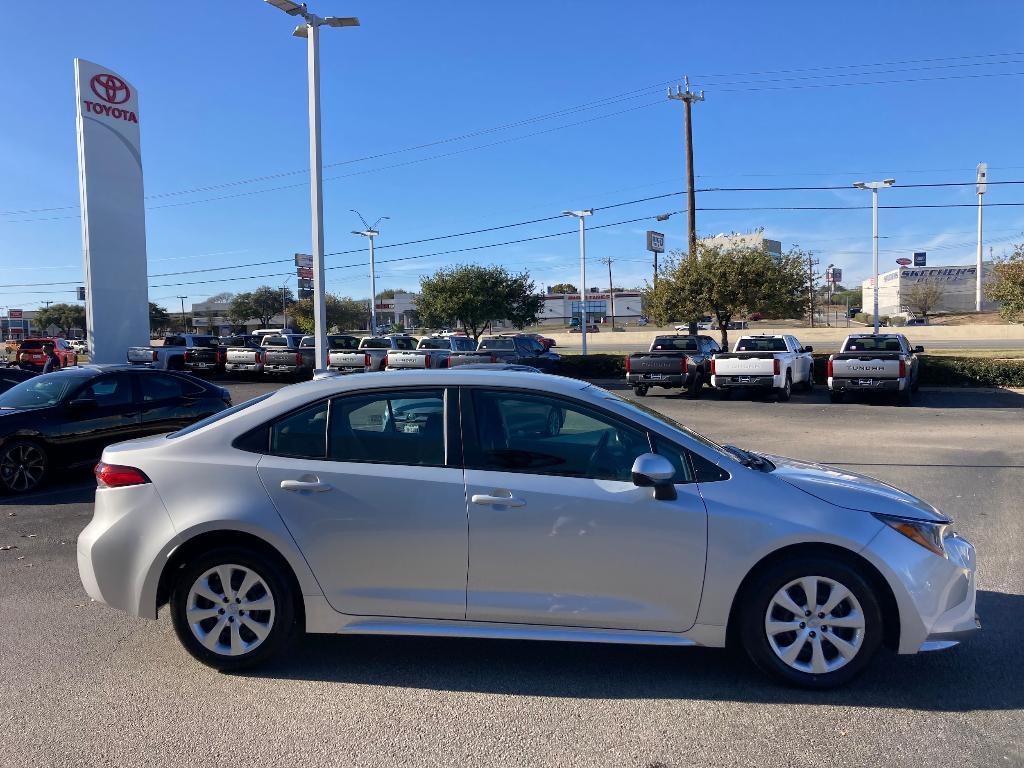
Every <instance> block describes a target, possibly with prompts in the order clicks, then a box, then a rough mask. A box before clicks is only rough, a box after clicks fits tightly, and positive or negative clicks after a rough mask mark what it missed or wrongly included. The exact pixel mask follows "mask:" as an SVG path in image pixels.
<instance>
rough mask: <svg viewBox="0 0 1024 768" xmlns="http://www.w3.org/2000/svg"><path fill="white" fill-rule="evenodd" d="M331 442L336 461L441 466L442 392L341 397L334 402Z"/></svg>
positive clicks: (415, 391)
mask: <svg viewBox="0 0 1024 768" xmlns="http://www.w3.org/2000/svg"><path fill="white" fill-rule="evenodd" d="M329 445H330V448H329V457H330V458H331V459H334V460H335V461H355V462H363V461H365V462H372V463H375V464H406V465H410V466H432V467H439V466H443V465H444V395H443V392H442V390H440V389H426V390H404V391H402V392H387V393H384V392H381V393H368V394H365V395H350V396H346V397H337V398H335V399H334V400H333V401H332V403H331V428H330V442H329Z"/></svg>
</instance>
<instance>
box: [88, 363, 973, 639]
mask: <svg viewBox="0 0 1024 768" xmlns="http://www.w3.org/2000/svg"><path fill="white" fill-rule="evenodd" d="M424 387H431V388H435V389H436V388H443V390H444V392H445V411H446V421H445V434H446V435H447V436H448V438H451V432H452V430H453V429H457V425H458V412H456V411H454V410H453V409H454V408H455V403H456V400H457V399H458V397H459V394H460V393H462V392H466V391H468V390H469V388H483V389H485V390H486V389H500V390H503V391H511V392H526V393H532V394H534V395H543V396H546V397H557V398H562V399H564V401H567V402H570V403H576V404H579V405H580V406H585V407H587V408H591V409H596V410H598V411H603V412H605V413H608V414H611V415H612V416H614V417H617V418H619V419H622V420H624V421H625V422H629V423H632V424H634V425H636V426H639V427H640V428H642V429H645V430H648V431H649V432H650V433H653V434H654V435H655V436H659V437H661V438H664V439H666V440H668V441H670V442H672V443H673V444H675V445H676V446H679V447H682V448H684V449H686V450H689V451H691V452H693V453H695V454H697V455H698V456H700V457H702V458H704V459H706V460H708V461H709V462H712V463H713V464H715V465H717V466H718V467H719V468H720V469H721V470H724V472H725V473H727V475H725V476H726V477H727V478H728V479H724V480H720V481H716V482H701V483H696V482H689V483H685V484H678V485H676V486H675V488H676V490H677V491H678V497H677V498H676V499H675V500H668V501H664V500H658V499H655V498H654V497H653V496H652V493H651V490H652V489H651V488H643V487H638V486H636V485H634V484H633V483H631V482H619V481H611V480H594V479H588V478H585V477H564V476H552V475H541V474H531V473H528V472H496V471H484V470H479V469H471V468H463V467H462V466H461V463H460V461H458V460H456V457H454V456H451V455H448V456H446V461H445V462H444V465H443V466H402V465H395V464H373V463H367V462H357V463H346V462H340V461H324V460H310V459H295V458H288V457H285V456H272V455H265V454H261V453H253V452H249V451H245V450H241V449H237V448H234V447H232V442H233V441H234V440H235V438H236V437H238V436H240V435H243V434H245V433H247V432H248V431H249V430H251V429H254V428H256V427H258V426H260V425H263V424H265V423H266V422H268V421H270V420H273V419H274V418H275V417H278V416H281V415H283V414H287V413H289V412H292V411H294V410H296V409H298V408H300V407H302V406H305V405H307V404H310V403H313V402H315V401H318V400H322V399H324V398H327V397H334V396H344V395H346V394H352V395H356V394H359V393H365V392H367V391H379V390H388V391H398V392H400V391H402V390H406V389H409V388H420V389H422V388H424ZM332 407H333V406H332ZM446 445H451V443H450V442H448V443H446ZM103 461H104V462H107V463H112V464H121V465H129V466H133V467H138V468H140V469H142V470H143V471H144V472H145V474H146V475H147V476H148V477H149V478H150V480H151V482H149V483H146V484H144V485H137V486H132V487H125V488H105V489H99V490H98V491H97V493H96V506H95V513H94V516H93V519H92V521H91V522H90V523H89V525H88V526H87V527H86V529H85V530H84V531H83V533H82V534H81V536H80V538H79V540H78V565H79V571H80V574H81V578H82V581H83V583H84V585H85V588H86V590H87V592H88V593H89V594H90V596H92V597H93V598H95V599H96V600H99V601H102V602H104V603H107V604H108V605H111V606H114V607H116V608H119V609H121V610H124V611H126V612H127V613H129V614H131V615H134V616H143V617H146V618H156V616H157V609H158V607H159V606H158V587H159V585H160V583H161V575H162V574H163V573H164V571H165V568H166V567H167V564H168V562H169V560H171V558H172V556H173V555H174V553H175V552H176V550H178V548H180V547H182V546H187V545H188V542H190V541H191V540H194V539H195V537H198V536H203V535H207V534H214V533H217V534H218V535H223V533H224V532H229V533H231V535H237V536H252V537H256V538H258V539H259V540H261V541H262V542H264V543H265V544H268V545H270V546H271V547H273V548H274V549H275V550H277V552H279V553H280V554H281V555H282V556H283V558H284V560H285V561H286V562H287V563H288V565H289V566H290V568H291V570H292V572H293V573H294V576H295V580H296V583H297V584H298V585H299V589H300V591H301V594H302V600H303V604H304V613H305V626H306V629H307V631H310V632H319V633H383V634H415V635H424V634H426V635H431V634H433V635H450V636H475V637H503V638H524V639H529V638H532V639H544V640H585V641H611V642H624V643H647V644H673V645H702V646H722V645H724V644H725V639H726V630H727V626H728V624H729V621H730V614H731V611H732V608H733V603H734V598H735V597H736V595H737V590H738V589H739V587H740V585H741V582H742V581H743V579H744V577H745V576H746V575H747V574H748V573H750V572H751V570H752V569H753V568H754V567H755V566H756V565H757V564H758V563H759V562H760V561H762V560H763V559H764V558H766V557H768V556H771V555H772V554H773V553H776V554H777V553H779V552H780V551H785V550H786V548H790V547H805V548H806V547H808V546H810V547H813V548H815V551H820V552H824V551H826V550H827V548H830V547H831V548H838V549H840V550H843V551H844V552H846V553H851V554H852V555H854V556H855V557H858V558H860V559H861V562H862V563H863V564H864V566H865V568H867V569H869V570H870V569H871V568H873V569H875V570H876V571H877V574H878V575H879V576H880V578H881V579H883V580H884V582H885V584H886V585H887V586H888V589H889V590H890V591H891V596H892V599H893V601H894V604H895V609H896V610H897V611H898V618H899V641H898V650H899V652H900V653H915V652H917V651H919V650H928V649H932V648H938V647H945V646H948V645H952V644H955V642H956V641H957V639H958V638H960V637H961V636H962V635H964V634H965V633H967V632H970V631H971V630H973V629H975V628H976V624H975V611H974V607H975V575H974V574H975V563H974V551H973V548H972V547H971V546H970V544H968V543H967V542H966V541H965V540H963V539H961V538H958V537H956V536H955V535H948V536H947V539H946V550H947V556H945V557H941V556H937V555H936V554H934V553H932V552H930V551H928V550H926V549H925V548H924V547H922V546H921V545H919V544H917V543H914V542H913V541H911V540H910V539H908V538H907V537H905V536H903V535H901V534H900V533H897V532H896V531H894V530H893V529H892V528H890V527H889V526H887V525H885V524H883V523H882V522H880V521H879V520H878V519H877V518H876V517H875V516H873V515H872V514H871V513H872V512H875V513H883V514H895V515H900V516H903V517H908V518H917V519H925V520H936V519H940V518H941V516H940V514H939V513H938V512H937V510H935V509H934V508H933V507H932V506H930V505H929V504H927V503H926V502H923V501H921V500H919V499H916V498H914V497H912V496H910V495H909V494H906V493H903V492H902V491H899V490H897V489H895V488H892V487H891V486H888V485H885V484H883V483H881V482H878V481H875V480H872V479H870V478H867V477H864V476H861V475H856V474H853V473H850V472H846V471H844V470H840V469H834V468H829V467H825V466H820V465H816V464H808V463H802V462H797V461H792V460H787V459H781V458H778V457H772V461H774V462H775V463H776V465H777V468H776V469H775V471H773V472H761V471H758V470H756V469H753V468H751V467H748V466H745V465H744V464H741V463H740V462H739V461H738V460H736V458H734V457H733V456H732V455H731V454H729V453H726V452H723V451H722V450H720V449H718V448H717V446H714V445H713V444H710V443H707V442H705V441H703V440H702V439H701V438H699V436H695V435H692V434H691V433H688V432H685V431H682V430H679V429H676V428H674V427H673V426H672V425H671V424H669V423H667V422H665V421H662V420H661V419H659V418H656V417H655V416H652V415H649V414H648V412H646V411H645V410H641V409H640V408H639V407H637V406H634V405H633V404H631V403H629V402H628V401H625V400H623V399H621V398H619V397H617V396H615V395H613V394H611V393H609V392H606V391H605V390H602V389H600V388H598V387H595V386H592V385H589V384H586V383H583V382H580V381H577V380H571V379H565V378H561V377H557V376H543V377H540V376H535V375H530V374H523V373H520V372H515V371H488V370H468V369H461V370H452V371H448V370H445V371H422V372H420V371H410V372H408V373H407V374H405V375H403V376H398V377H396V376H394V375H393V374H392V375H389V374H386V373H374V374H365V375H362V376H355V377H351V376H333V377H324V378H318V379H316V380H314V381H311V382H307V383H304V384H297V385H294V386H290V387H287V388H284V389H281V390H279V391H277V392H276V393H275V394H273V395H271V396H269V397H267V398H266V399H264V400H262V401H261V402H259V403H257V404H255V405H251V406H249V407H246V408H243V409H241V410H237V411H236V412H233V413H230V414H229V415H227V416H224V417H222V418H221V419H220V420H218V421H216V422H215V423H212V424H210V425H208V426H204V427H200V428H198V429H196V430H194V431H191V432H189V433H188V434H184V435H181V436H177V437H173V438H168V437H166V436H160V437H155V438H147V439H143V440H136V441H132V442H127V443H121V444H118V445H114V446H111V447H109V448H107V449H106V451H105V452H104V454H103ZM282 483H284V486H282ZM296 484H300V485H302V487H307V486H308V487H309V488H310V489H311V490H310V491H301V492H294V491H295V487H296ZM383 487H386V488H387V492H386V493H382V492H381V489H382V488H383ZM290 491H291V492H290ZM318 491H329V492H318ZM505 499H508V501H507V503H506V502H505V501H504V500H505Z"/></svg>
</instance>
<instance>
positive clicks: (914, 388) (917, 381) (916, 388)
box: [910, 376, 921, 395]
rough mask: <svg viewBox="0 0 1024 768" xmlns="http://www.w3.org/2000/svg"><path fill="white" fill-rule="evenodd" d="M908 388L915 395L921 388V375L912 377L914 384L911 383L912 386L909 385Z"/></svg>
mask: <svg viewBox="0 0 1024 768" xmlns="http://www.w3.org/2000/svg"><path fill="white" fill-rule="evenodd" d="M910 389H911V391H912V392H913V393H914V394H915V395H916V394H917V393H918V391H919V390H920V389H921V377H920V376H918V377H917V378H916V379H914V384H913V386H911V387H910Z"/></svg>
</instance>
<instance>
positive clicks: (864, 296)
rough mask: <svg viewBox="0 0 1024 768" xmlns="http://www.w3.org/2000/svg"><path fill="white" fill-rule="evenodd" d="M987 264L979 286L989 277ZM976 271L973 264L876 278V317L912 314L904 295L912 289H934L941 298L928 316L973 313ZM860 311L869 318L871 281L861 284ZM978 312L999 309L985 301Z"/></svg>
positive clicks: (900, 270)
mask: <svg viewBox="0 0 1024 768" xmlns="http://www.w3.org/2000/svg"><path fill="white" fill-rule="evenodd" d="M991 267H992V264H991V262H985V263H983V264H982V283H984V282H985V280H986V279H987V278H988V276H989V272H990V270H991ZM977 274H978V269H977V267H976V266H975V265H974V264H967V265H963V266H952V267H899V268H897V269H893V270H890V271H888V272H883V273H881V274H880V275H879V276H878V314H879V315H880V316H883V317H884V316H886V315H906V314H912V312H911V311H910V308H909V307H908V306H907V292H908V291H909V290H911V288H913V287H914V286H915V285H922V284H924V285H936V286H939V287H940V288H941V289H942V297H941V299H940V300H939V303H938V305H937V306H936V307H935V308H934V309H932V310H931V312H973V311H974V306H975V304H974V302H975V287H976V277H977ZM861 302H862V303H861V307H862V308H863V311H864V312H867V313H868V314H871V312H872V308H873V307H874V281H873V278H870V277H869V278H868V279H867V280H865V281H864V282H863V283H862V284H861ZM981 308H982V310H985V311H989V310H996V309H999V304H998V303H996V302H993V301H986V300H985V299H984V295H983V297H982V303H981Z"/></svg>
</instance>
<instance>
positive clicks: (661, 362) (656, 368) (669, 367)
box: [629, 352, 686, 374]
mask: <svg viewBox="0 0 1024 768" xmlns="http://www.w3.org/2000/svg"><path fill="white" fill-rule="evenodd" d="M685 361H686V355H685V354H684V353H682V352H665V353H658V352H638V353H636V354H632V355H630V356H629V372H630V373H639V374H645V373H681V372H682V371H683V370H685V369H684V367H683V366H684V364H685Z"/></svg>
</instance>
